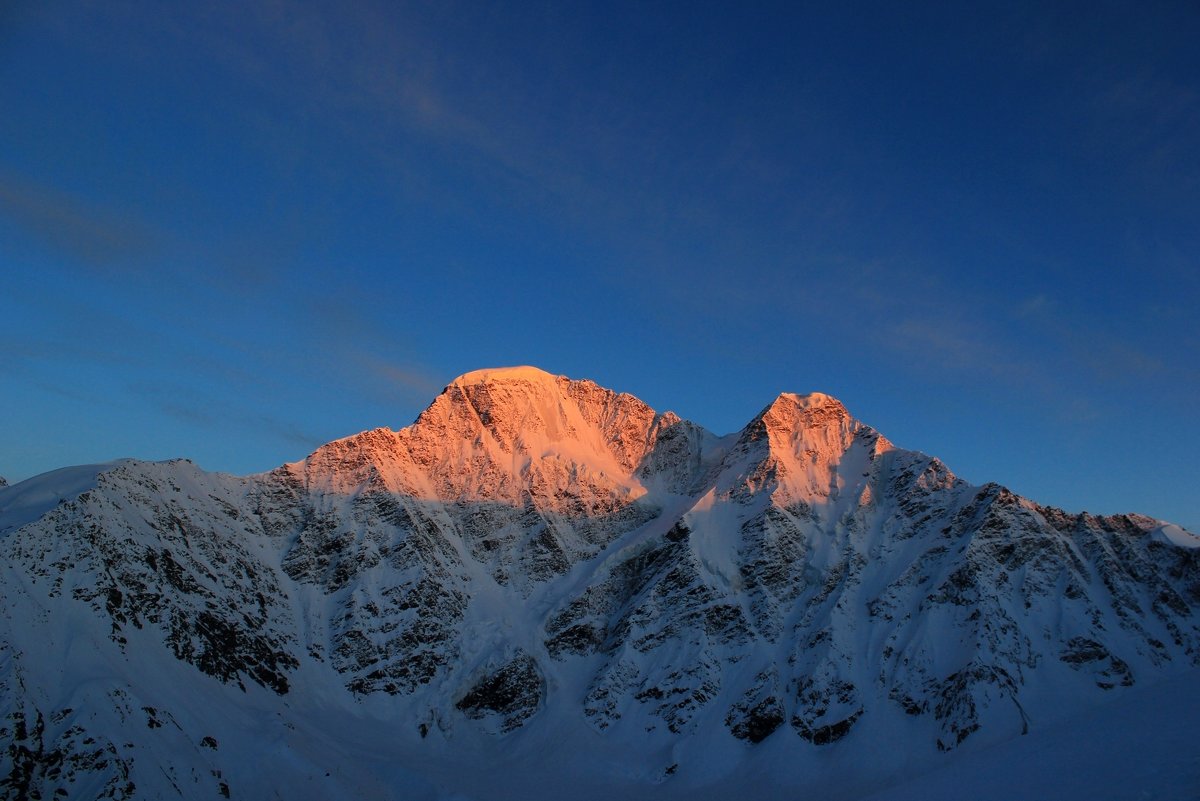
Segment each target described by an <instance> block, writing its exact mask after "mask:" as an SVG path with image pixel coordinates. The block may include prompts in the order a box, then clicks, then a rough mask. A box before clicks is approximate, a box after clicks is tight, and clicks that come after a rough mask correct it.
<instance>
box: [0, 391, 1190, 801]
mask: <svg viewBox="0 0 1200 801" xmlns="http://www.w3.org/2000/svg"><path fill="white" fill-rule="evenodd" d="M0 554H2V559H0V594H2V600H0V610H2V615H3V617H2V619H0V678H2V682H0V715H2V718H0V753H2V754H3V757H0V787H3V788H4V790H5V797H14V798H24V797H29V798H36V797H41V798H52V797H53V798H63V797H65V798H76V797H78V798H99V797H105V798H171V797H182V798H204V797H218V798H219V797H229V798H272V797H278V798H289V799H294V798H347V799H350V798H355V799H357V798H391V797H396V796H397V795H398V796H402V797H413V798H463V797H465V798H479V799H485V798H502V797H518V796H519V797H527V798H540V797H557V796H563V795H569V796H570V797H575V798H591V797H594V798H608V797H611V796H613V795H621V796H625V797H641V796H646V797H649V796H651V795H653V796H654V797H656V798H657V797H682V796H684V795H688V796H695V795H696V794H697V793H699V794H700V795H701V796H702V797H714V798H717V797H728V796H730V795H733V794H746V793H751V794H756V795H760V796H764V797H784V796H788V797H790V796H793V795H797V794H799V793H806V794H808V793H817V794H820V795H823V796H826V797H829V798H846V799H849V798H857V797H860V796H862V795H864V794H867V793H869V792H877V791H880V789H881V788H886V787H889V786H892V785H894V784H896V783H897V782H903V781H911V780H913V779H914V777H920V776H923V775H926V774H927V773H928V772H929V771H932V770H935V769H944V768H945V767H946V766H948V765H954V764H959V763H958V762H957V760H969V759H978V758H979V757H978V756H977V755H978V754H981V753H986V752H988V750H989V749H992V748H996V747H999V746H1000V744H1003V743H1006V742H1007V741H1010V740H1012V739H1013V738H1016V737H1019V736H1020V735H1022V734H1030V735H1035V736H1040V737H1045V736H1047V735H1045V734H1044V732H1048V731H1049V732H1052V731H1057V730H1061V729H1062V727H1064V726H1068V727H1069V725H1070V721H1072V720H1075V719H1089V718H1087V716H1088V715H1094V714H1097V712H1096V710H1102V709H1104V708H1106V705H1111V703H1113V702H1114V701H1117V700H1120V699H1123V698H1136V697H1139V696H1136V695H1130V694H1131V693H1139V692H1146V689H1145V688H1151V689H1152V688H1154V687H1155V686H1157V685H1160V684H1161V683H1163V682H1174V684H1172V685H1170V686H1181V687H1194V686H1195V683H1194V681H1192V679H1191V677H1192V676H1194V675H1195V669H1196V667H1197V663H1198V660H1200V650H1198V649H1200V616H1198V615H1197V611H1196V610H1197V608H1198V607H1200V538H1197V537H1195V536H1194V535H1192V534H1191V533H1189V532H1186V531H1184V530H1183V529H1181V528H1179V527H1177V526H1172V525H1170V524H1167V523H1164V522H1162V521H1158V520H1154V519H1152V518H1149V517H1144V516H1140V515H1117V516H1109V517H1103V516H1095V515H1089V514H1068V513H1066V512H1063V511H1060V510H1057V509H1053V508H1049V507H1045V506H1040V505H1038V504H1036V503H1033V502H1031V501H1029V500H1026V499H1024V498H1020V497H1018V496H1016V495H1014V494H1013V493H1011V492H1009V491H1008V490H1007V489H1005V488H1003V487H1001V486H998V485H996V484H987V485H984V486H973V485H970V484H968V483H966V482H964V481H962V480H961V479H959V478H957V477H955V476H954V475H953V474H952V473H951V472H950V471H949V469H947V467H946V466H945V465H943V464H942V463H941V462H940V461H938V460H937V459H936V458H933V457H930V456H926V455H924V454H921V453H918V452H915V451H908V450H904V449H901V448H897V447H895V446H894V445H892V443H890V442H889V441H888V440H887V439H885V438H884V437H883V436H882V435H881V434H879V433H878V432H876V431H875V430H874V429H872V428H870V427H869V426H867V425H865V424H864V423H862V422H859V421H858V420H856V419H854V418H853V417H852V416H851V415H850V413H849V412H848V411H847V410H846V408H845V407H844V406H843V405H842V404H841V403H840V402H839V401H838V400H836V399H834V398H832V397H829V396H827V395H822V394H819V393H813V394H809V395H794V394H787V393H785V394H782V395H780V396H779V397H777V398H776V399H775V400H774V401H772V402H771V404H770V405H768V406H767V407H766V408H765V409H763V411H762V412H761V413H760V414H758V415H757V416H756V417H755V418H754V419H753V420H751V421H750V422H749V424H747V425H746V427H745V428H743V429H742V430H741V431H739V432H737V433H735V434H731V435H728V436H724V437H719V436H716V435H714V434H712V433H710V432H708V431H706V430H704V429H703V428H701V427H700V426H698V425H696V424H694V423H691V422H688V421H685V420H681V419H680V418H679V417H677V416H676V415H674V414H672V413H670V412H665V413H659V412H656V411H654V410H653V409H651V408H650V407H649V406H647V405H646V404H644V403H642V402H641V401H640V400H638V399H637V398H635V397H633V396H631V395H628V394H623V393H616V392H612V391H610V390H607V389H604V388H602V387H600V386H598V385H596V384H594V383H593V382H591V381H573V380H570V379H567V378H565V377H562V376H553V375H550V374H548V373H545V372H542V371H540V370H537V369H535V368H529V367H522V368H511V369H501V370H483V371H477V372H473V373H468V374H466V375H464V376H461V377H460V378H458V379H456V380H455V381H454V382H452V383H451V384H450V385H449V386H448V387H446V389H445V390H444V391H443V392H442V394H441V395H439V396H438V397H437V398H436V399H435V400H434V401H433V403H432V404H431V405H430V406H429V408H427V409H426V410H425V411H424V412H422V413H421V415H420V416H419V417H418V418H417V420H416V421H415V422H414V423H413V424H412V425H411V426H409V427H408V428H404V429H402V430H400V431H392V430H390V429H376V430H373V431H367V432H363V433H361V434H357V435H355V436H352V437H348V438H346V439H341V440H337V441H335V442H331V443H329V444H327V445H325V446H322V447H321V448H319V449H317V450H316V451H315V452H314V453H312V454H311V455H309V456H308V457H307V458H306V459H304V460H303V461H300V462H295V463H292V464H287V465H283V466H281V467H279V468H277V469H276V470H273V471H271V472H269V473H265V474H261V475H255V476H249V477H244V478H239V477H233V476H228V475H222V474H214V473H206V472H204V471H202V470H200V469H198V468H197V467H196V466H195V465H193V464H192V463H190V462H188V461H186V460H177V461H171V462H163V463H148V462H139V461H134V460H121V461H119V462H113V463H109V464H105V465H95V466H88V467H77V468H67V469H64V470H60V471H55V472H53V473H48V474H46V475H44V476H39V477H36V478H33V479H30V480H28V481H24V482H20V483H17V484H15V485H12V486H7V487H3V488H0ZM1163 686H1167V685H1163ZM1127 703H1132V702H1127ZM1081 716H1082V717H1081ZM963 764H966V763H965V762H964V763H963ZM1191 764H1192V768H1191V769H1195V771H1196V775H1195V777H1194V778H1197V779H1200V768H1197V766H1196V764H1195V763H1194V762H1193V763H1191ZM1188 776H1189V777H1190V776H1191V774H1188ZM1175 778H1176V779H1178V777H1175Z"/></svg>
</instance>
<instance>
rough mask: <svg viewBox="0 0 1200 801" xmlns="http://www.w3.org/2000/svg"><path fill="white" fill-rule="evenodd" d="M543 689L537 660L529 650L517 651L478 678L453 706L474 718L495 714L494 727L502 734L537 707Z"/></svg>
mask: <svg viewBox="0 0 1200 801" xmlns="http://www.w3.org/2000/svg"><path fill="white" fill-rule="evenodd" d="M545 691H546V682H545V679H544V678H542V673H541V671H540V670H539V669H538V665H537V662H536V661H534V659H533V657H531V656H530V655H529V654H526V653H518V654H517V655H516V656H514V657H513V658H512V659H511V660H509V661H508V662H506V663H505V664H503V665H501V666H500V667H499V668H497V669H495V670H493V671H490V672H489V673H488V674H487V675H485V676H483V677H482V678H481V679H479V681H478V682H476V683H475V684H474V685H473V686H472V687H471V688H470V689H469V690H468V691H467V693H466V694H465V695H464V696H463V697H462V698H460V699H459V700H458V701H457V702H456V703H455V704H454V706H455V708H456V709H459V710H462V712H463V713H465V714H466V715H467V717H469V718H473V719H475V720H480V719H484V718H488V717H496V718H498V719H499V726H498V730H499V732H500V733H501V734H504V733H506V732H510V731H512V730H513V729H515V728H517V727H518V726H521V725H523V724H524V723H525V721H526V720H528V719H529V718H530V717H532V716H533V714H534V713H535V712H537V711H538V709H539V707H540V706H541V704H542V698H543V696H544V695H545Z"/></svg>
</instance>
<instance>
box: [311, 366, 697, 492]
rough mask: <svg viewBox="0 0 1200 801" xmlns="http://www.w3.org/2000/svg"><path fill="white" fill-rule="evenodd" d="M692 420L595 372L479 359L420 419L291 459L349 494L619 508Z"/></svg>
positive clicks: (321, 482)
mask: <svg viewBox="0 0 1200 801" xmlns="http://www.w3.org/2000/svg"><path fill="white" fill-rule="evenodd" d="M680 422H681V421H680V419H679V418H678V417H677V416H676V415H674V414H672V413H670V412H668V413H665V414H659V413H657V412H656V411H655V410H654V409H652V408H650V407H649V406H648V405H646V404H645V403H643V402H642V401H640V400H638V399H637V398H635V397H634V396H632V395H629V394H627V393H618V392H613V391H612V390H609V389H605V388H603V387H601V386H599V385H597V384H596V383H594V382H592V381H589V380H571V379H569V378H567V377H566V376H555V375H551V374H550V373H547V372H545V371H543V370H539V369H537V368H535V367H511V368H500V369H487V370H477V371H474V372H470V373H466V374H464V375H462V376H459V377H458V378H456V379H454V381H452V382H451V383H450V384H449V385H447V386H446V388H445V389H444V390H443V391H442V393H441V394H440V395H439V396H438V397H437V398H435V399H434V401H433V403H431V404H430V405H429V407H428V408H426V409H425V411H423V412H422V413H421V414H420V416H418V418H417V420H416V421H415V422H414V423H413V424H412V425H411V426H409V427H408V428H405V429H402V430H400V431H398V432H393V431H391V430H389V429H376V430H374V431H368V432H364V433H362V434H358V435H355V436H353V437H348V438H346V439H343V440H338V441H336V442H332V443H330V444H328V445H326V446H323V447H322V448H320V449H318V450H317V451H316V452H315V453H314V454H313V455H311V456H310V457H309V458H308V459H307V460H305V462H303V463H298V464H296V465H292V466H290V467H289V468H288V469H289V470H291V471H292V472H293V473H301V474H304V476H305V479H304V483H305V484H306V485H307V486H309V487H313V486H319V487H324V488H326V489H327V490H329V491H334V492H337V493H340V494H353V493H354V492H357V491H358V490H357V489H356V488H360V487H363V486H366V485H371V486H374V487H375V488H377V489H385V490H387V491H390V492H403V493H405V494H408V495H412V496H415V497H419V498H425V499H430V500H441V501H479V500H487V501H499V502H503V503H504V504H506V505H508V506H513V507H523V506H526V505H528V504H530V503H532V504H533V505H534V506H536V507H537V508H539V509H558V510H559V511H562V509H560V507H561V506H562V503H560V502H559V501H558V500H555V499H562V498H570V505H571V506H576V505H578V504H579V503H580V499H582V500H583V503H584V505H585V507H587V508H592V506H594V507H595V508H598V509H613V508H617V507H619V506H621V505H623V504H625V503H628V502H630V501H632V500H633V499H635V498H637V497H640V496H641V495H643V494H645V491H646V489H645V487H644V486H643V479H645V478H648V477H649V476H650V475H651V474H653V473H655V472H656V471H661V470H663V469H667V468H668V467H669V465H664V464H663V460H662V459H658V460H654V465H653V467H652V468H647V467H646V466H645V465H643V463H644V462H646V461H647V459H648V457H649V456H650V455H651V453H652V452H653V451H654V449H655V447H656V445H657V444H658V439H659V434H660V433H662V432H664V431H666V430H667V429H670V428H672V427H673V426H676V425H678V424H679V423H680ZM686 457H687V454H683V453H682V452H681V453H680V454H679V458H686ZM639 468H642V469H640V470H639ZM639 475H640V476H641V477H640V478H639V477H638V476H639Z"/></svg>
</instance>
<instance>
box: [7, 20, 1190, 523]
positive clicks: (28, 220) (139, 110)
mask: <svg viewBox="0 0 1200 801" xmlns="http://www.w3.org/2000/svg"><path fill="white" fill-rule="evenodd" d="M569 5H570V4H558V3H551V4H532V3H529V4H516V5H515V6H510V7H503V6H500V5H493V4H456V3H453V2H438V3H430V4H406V3H393V2H386V3H383V2H380V3H371V2H360V3H318V2H314V3H304V2H292V0H273V1H272V2H262V3H256V2H250V3H232V2H231V3H217V2H213V3H195V4H158V3H138V2H120V1H119V0H118V1H116V2H75V1H68V2H54V0H49V2H42V3H33V2H28V3H22V2H17V3H6V4H4V6H3V10H2V11H0V110H2V113H0V271H2V272H0V275H2V284H0V287H2V289H0V326H2V327H3V337H4V344H3V347H0V474H3V475H5V476H7V477H8V478H9V479H10V480H14V479H20V478H24V477H27V476H29V475H33V474H35V473H39V472H42V471H45V470H48V469H52V468H54V467H58V466H62V465H65V464H75V463H84V462H92V461H100V460H107V459H111V458H115V457H119V456H127V455H128V456H136V457H141V458H149V459H162V458H170V457H175V456H188V457H191V458H193V459H194V460H196V461H197V462H198V463H199V464H201V466H203V467H205V468H208V469H215V470H224V471H229V472H235V473H248V472H256V471H261V470H266V469H269V468H271V467H273V466H276V465H277V464H279V463H282V462H284V461H292V460H295V459H298V458H301V457H303V456H304V455H305V454H307V453H308V452H309V451H310V450H311V449H312V448H313V447H315V446H316V445H318V444H320V443H322V442H325V441H327V440H330V439H333V438H336V437H339V436H345V435H348V434H351V433H355V432H357V431H360V430H363V429H366V428H372V427H376V426H391V427H393V428H399V427H401V426H404V425H407V424H408V423H409V422H411V421H412V419H413V418H414V417H415V416H416V415H417V413H419V411H420V410H421V409H422V408H423V407H424V406H425V405H426V404H427V403H428V402H429V401H430V400H432V398H433V397H434V396H435V395H436V394H437V392H438V391H439V390H440V388H441V387H442V386H443V385H444V384H445V383H447V382H448V381H449V380H450V379H451V378H453V377H454V376H455V375H457V374H460V373H462V372H466V371H468V370H471V369H475V368H480V367H485V366H498V365H509V364H535V365H538V366H540V367H543V368H544V369H547V370H551V371H553V372H558V373H564V374H567V375H570V376H572V377H586V378H592V379H594V380H596V381H598V382H600V383H601V384H603V385H605V386H609V387H612V388H614V389H618V390H623V391H628V392H632V393H633V394H635V395H638V396H639V397H641V398H642V399H644V400H645V401H647V402H648V403H650V404H651V405H652V406H654V407H655V408H658V409H668V408H669V409H673V410H675V411H676V412H678V413H680V414H681V415H683V416H685V417H688V418H690V419H693V420H695V421H697V422H699V423H701V424H703V425H705V426H707V427H709V428H710V429H713V430H715V431H717V432H719V433H725V432H729V431H733V430H736V429H738V428H740V427H741V426H742V425H743V424H744V423H745V422H747V421H748V420H749V419H750V418H751V417H752V416H753V415H754V414H756V413H757V412H758V411H759V410H760V409H761V408H762V407H763V406H765V405H766V404H767V403H769V402H770V401H771V399H772V398H773V397H774V396H775V395H776V394H778V393H779V392H781V391H797V392H807V391H813V390H819V391H824V392H828V393H830V394H833V395H836V396H837V397H839V398H841V399H842V400H843V401H844V402H845V403H846V404H847V406H848V407H849V408H850V409H851V411H852V412H853V413H854V414H855V415H856V416H858V417H859V418H861V419H863V420H864V421H866V422H868V423H870V424H871V425H874V426H875V427H876V428H878V429H880V430H881V431H882V432H884V433H885V434H886V435H887V436H888V437H889V438H890V439H892V440H893V441H894V442H896V443H897V444H899V445H901V446H904V447H910V448H915V449H919V450H923V451H926V452H929V453H933V454H936V455H938V456H941V457H942V458H943V459H944V460H945V461H946V462H947V463H948V464H949V465H950V467H951V468H952V469H954V470H955V471H956V472H958V473H959V474H960V475H962V476H963V477H964V478H966V479H968V480H970V481H974V482H977V483H982V482H984V481H988V480H995V481H999V482H1002V483H1004V484H1007V485H1008V486H1010V487H1012V488H1013V489H1014V490H1016V491H1018V492H1020V493H1022V494H1025V495H1028V496H1030V497H1032V498H1034V499H1035V500H1039V501H1041V502H1045V503H1051V504H1055V505H1059V506H1062V507H1065V508H1067V509H1069V510H1073V511H1078V510H1080V509H1089V510H1093V511H1098V512H1118V511H1142V512H1146V513H1150V514H1153V515H1155V516H1158V517H1164V518H1168V519H1173V520H1176V521H1178V522H1181V523H1183V524H1185V525H1187V526H1189V527H1191V528H1193V529H1200V496H1198V493H1197V487H1198V486H1200V482H1198V480H1197V479H1198V478H1200V468H1198V467H1197V460H1196V456H1195V454H1196V451H1197V446H1198V445H1200V435H1198V434H1197V422H1200V421H1198V420H1197V417H1198V412H1197V410H1198V408H1200V404H1198V403H1197V397H1198V396H1200V337H1198V336H1197V333H1196V326H1195V310H1196V308H1197V306H1198V305H1200V304H1198V301H1200V147H1197V143H1198V142H1200V48H1197V47H1195V42H1197V41H1200V10H1197V8H1196V6H1195V5H1194V4H1190V3H1183V2H1180V3H1163V4H1155V3H1137V4H1132V3H1130V4H1118V3H1098V4H1097V3H1086V4H1084V3H1080V4H1067V3H1060V4H1046V3H1011V2H1006V3H995V4H963V3H931V4H921V5H920V8H912V7H909V5H910V4H895V3H879V4H834V5H836V6H837V8H821V7H819V6H818V5H816V4H814V5H813V6H812V7H807V8H806V7H804V6H803V5H802V4H795V3H789V4H781V5H779V6H774V7H772V6H769V5H760V6H759V7H757V8H756V9H753V10H745V9H737V8H734V7H733V4H706V3H695V2H689V3H686V4H673V5H672V4H645V3H629V4H624V3H612V2H609V3H603V4H596V5H573V6H570V7H568V6H569ZM825 5H828V4H825ZM192 6H194V7H192Z"/></svg>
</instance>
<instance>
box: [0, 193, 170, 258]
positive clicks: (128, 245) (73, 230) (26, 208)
mask: <svg viewBox="0 0 1200 801" xmlns="http://www.w3.org/2000/svg"><path fill="white" fill-rule="evenodd" d="M0 214H3V215H4V216H6V217H8V218H9V220H11V221H12V222H13V223H15V224H16V225H17V226H18V227H20V228H21V229H23V230H25V231H26V232H27V233H28V234H30V235H31V236H33V237H34V238H36V239H38V240H40V241H41V242H42V244H43V245H45V246H48V247H50V248H52V249H55V250H58V251H60V252H65V253H66V254H67V255H69V256H71V257H72V258H73V259H74V260H75V263H77V264H78V265H79V266H81V267H83V268H85V269H88V270H92V271H101V270H111V269H113V268H114V267H117V268H126V269H129V268H134V269H144V266H145V262H146V260H147V259H149V258H150V257H151V256H153V255H155V254H156V253H157V252H158V250H159V244H160V243H159V241H158V237H156V236H155V234H154V232H153V230H152V229H151V227H150V226H148V225H146V224H145V223H144V222H143V221H141V220H139V219H137V218H136V217H134V216H132V215H130V214H129V213H128V212H127V211H114V210H113V209H112V208H100V207H98V206H95V205H93V204H91V203H88V202H87V201H85V200H83V199H81V198H79V197H76V196H74V195H71V194H69V193H67V192H65V191H62V190H60V189H58V188H55V187H51V186H46V185H44V184H39V183H36V182H34V181H30V180H25V179H20V178H17V177H15V176H13V175H11V174H9V173H6V172H0Z"/></svg>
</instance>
